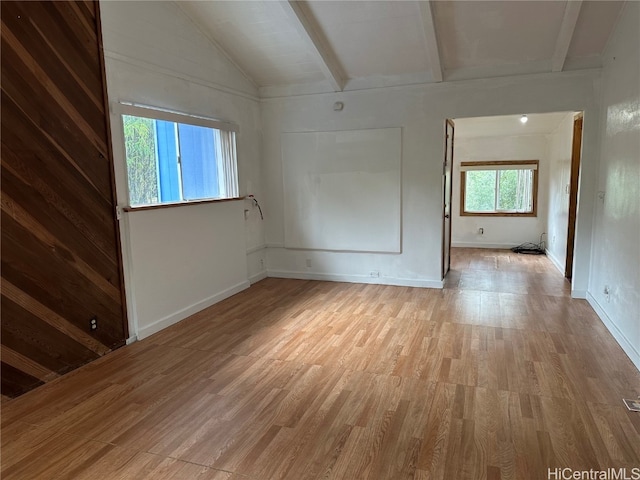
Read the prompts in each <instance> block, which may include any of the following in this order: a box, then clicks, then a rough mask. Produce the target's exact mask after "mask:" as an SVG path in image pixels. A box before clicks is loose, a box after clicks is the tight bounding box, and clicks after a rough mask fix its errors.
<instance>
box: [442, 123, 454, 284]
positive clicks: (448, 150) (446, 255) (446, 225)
mask: <svg viewBox="0 0 640 480" xmlns="http://www.w3.org/2000/svg"><path fill="white" fill-rule="evenodd" d="M454 129H455V125H454V123H453V120H449V119H447V121H446V123H445V149H444V163H443V189H442V190H443V192H444V201H443V211H442V278H443V279H444V277H445V276H446V275H447V272H448V271H449V267H450V266H451V195H452V192H453V189H452V188H451V180H452V176H451V171H452V169H453V134H454Z"/></svg>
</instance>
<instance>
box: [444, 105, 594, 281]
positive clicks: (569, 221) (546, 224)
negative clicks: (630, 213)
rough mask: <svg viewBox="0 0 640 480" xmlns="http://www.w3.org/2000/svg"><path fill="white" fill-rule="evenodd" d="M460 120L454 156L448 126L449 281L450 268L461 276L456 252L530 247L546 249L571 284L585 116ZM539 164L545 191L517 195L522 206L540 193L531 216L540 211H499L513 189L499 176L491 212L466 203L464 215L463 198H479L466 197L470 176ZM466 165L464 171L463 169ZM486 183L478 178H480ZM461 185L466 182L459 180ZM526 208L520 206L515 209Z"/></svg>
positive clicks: (491, 194)
mask: <svg viewBox="0 0 640 480" xmlns="http://www.w3.org/2000/svg"><path fill="white" fill-rule="evenodd" d="M454 120H455V156H454V146H453V143H454V142H453V122H452V121H451V123H449V122H447V123H446V124H445V145H446V149H445V159H444V163H443V165H444V171H443V178H444V180H443V185H444V189H443V195H444V198H443V233H442V238H443V240H442V242H443V249H442V273H443V278H444V277H445V275H447V272H449V270H450V268H451V267H453V269H454V271H455V270H457V267H456V265H457V263H456V261H457V258H456V253H457V252H458V250H457V247H461V248H486V249H502V250H506V249H510V248H512V247H515V246H518V245H522V244H525V243H528V244H535V245H538V246H541V247H542V250H543V251H544V252H545V253H546V255H547V257H548V258H549V260H551V262H552V263H553V264H554V265H555V267H556V269H557V271H558V272H559V273H560V274H561V278H564V277H565V274H566V275H567V278H570V275H571V273H572V265H573V257H574V252H573V247H574V243H575V223H576V220H575V219H576V212H577V190H578V173H579V165H580V158H579V155H580V150H581V145H582V142H581V140H582V116H581V114H580V113H579V112H575V111H564V112H552V113H544V114H516V115H504V116H492V117H475V118H455V119H454ZM450 140H451V141H450ZM448 160H450V162H449V165H447V163H448V162H447V161H448ZM532 160H534V161H536V162H535V163H536V164H537V166H536V169H537V170H538V172H537V173H538V178H539V182H538V185H534V186H532V187H531V188H530V190H531V191H528V190H522V191H521V190H520V189H518V190H517V192H520V193H518V195H520V196H521V197H522V198H523V202H524V200H526V199H528V198H530V197H533V195H534V192H535V195H536V196H537V197H536V198H535V199H534V200H533V202H534V204H535V205H536V206H537V208H536V209H532V210H535V211H533V212H528V211H526V210H523V211H522V213H520V212H519V211H513V212H507V211H500V210H504V207H503V205H505V203H504V202H503V201H502V196H501V195H502V192H507V191H509V190H507V189H506V188H505V189H504V190H503V187H508V184H505V185H503V184H502V183H500V182H502V179H503V178H508V176H507V175H504V176H503V174H502V173H500V172H498V173H496V175H494V176H492V177H491V178H495V179H496V180H495V181H494V182H492V183H491V186H492V187H493V190H491V192H489V194H488V195H487V198H488V200H487V205H488V206H486V207H484V206H483V208H486V209H487V211H486V212H485V211H481V210H477V211H474V210H473V209H474V208H477V207H476V204H475V203H473V202H471V201H468V202H467V201H466V200H465V202H466V203H469V205H466V203H465V208H464V209H462V208H461V202H462V201H463V200H462V199H463V198H465V199H468V198H472V197H470V196H469V195H471V194H474V195H475V194H477V193H478V192H477V191H465V193H467V194H468V195H467V196H463V195H462V193H463V192H461V189H462V188H467V187H466V182H463V181H462V175H464V174H467V173H468V171H469V170H478V171H481V170H483V169H484V170H487V167H486V166H484V165H485V164H486V165H492V164H494V165H497V167H496V168H495V170H505V169H506V170H509V169H508V168H502V164H503V163H505V162H506V161H510V162H511V163H513V164H515V165H517V166H518V168H520V169H524V166H525V165H530V164H532V163H533V162H532ZM463 162H464V166H462V167H461V165H462V164H463ZM476 164H477V165H476ZM538 165H539V168H538ZM449 166H450V167H451V171H450V172H449V171H448V167H449ZM498 167H500V168H498ZM489 170H491V169H489ZM494 173H495V172H494ZM480 176H481V175H479V174H474V178H475V177H480ZM534 176H535V175H534ZM456 178H460V179H461V181H460V182H455V181H453V180H455V179H456ZM483 178H484V177H483ZM517 178H520V177H519V176H518V177H517ZM498 179H499V180H500V181H498ZM476 180H477V178H476ZM452 184H453V187H454V188H451V190H449V189H448V187H449V188H450V187H451V186H452ZM483 185H484V184H483ZM518 185H519V183H518ZM483 188H484V187H483ZM523 192H524V193H523ZM476 196H477V195H476ZM474 198H475V197H474ZM483 198H484V197H482V199H483ZM516 198H519V197H516ZM476 203H477V202H476ZM520 203H522V202H520ZM520 203H519V202H517V201H516V204H518V205H520ZM489 204H490V205H489ZM483 205H484V203H483ZM523 205H524V203H523ZM467 207H469V208H467ZM447 214H448V215H449V217H448V218H447V217H446V215H447ZM450 276H451V273H450V272H449V277H450ZM449 277H447V278H449Z"/></svg>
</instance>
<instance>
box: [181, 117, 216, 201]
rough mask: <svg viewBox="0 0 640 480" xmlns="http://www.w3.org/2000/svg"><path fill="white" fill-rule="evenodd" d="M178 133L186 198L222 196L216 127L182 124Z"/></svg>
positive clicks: (184, 195)
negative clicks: (216, 145) (219, 184)
mask: <svg viewBox="0 0 640 480" xmlns="http://www.w3.org/2000/svg"><path fill="white" fill-rule="evenodd" d="M178 135H179V138H180V162H181V164H182V195H183V197H184V199H185V200H195V199H201V198H217V197H219V195H220V193H219V192H220V189H219V186H218V168H217V163H216V149H215V144H214V131H213V129H211V128H206V127H198V126H195V125H185V124H182V123H179V124H178Z"/></svg>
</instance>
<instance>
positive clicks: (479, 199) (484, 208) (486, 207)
mask: <svg viewBox="0 0 640 480" xmlns="http://www.w3.org/2000/svg"><path fill="white" fill-rule="evenodd" d="M465 183H466V191H465V199H464V200H465V201H464V209H465V211H467V212H492V211H494V210H495V207H496V206H495V198H496V172H495V170H474V171H468V172H466V182H465Z"/></svg>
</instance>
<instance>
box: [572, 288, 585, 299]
mask: <svg viewBox="0 0 640 480" xmlns="http://www.w3.org/2000/svg"><path fill="white" fill-rule="evenodd" d="M571 298H580V299H582V300H585V299H586V298H587V291H586V290H571Z"/></svg>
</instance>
